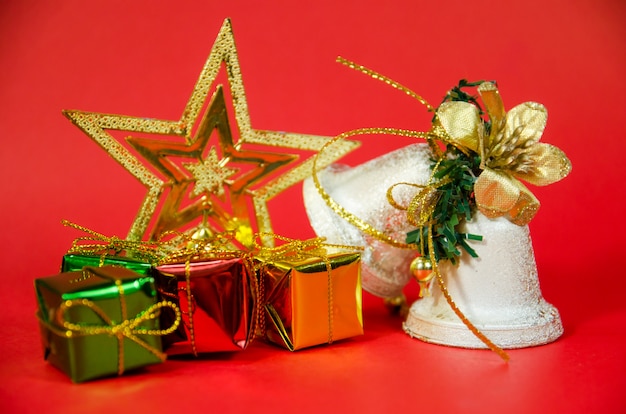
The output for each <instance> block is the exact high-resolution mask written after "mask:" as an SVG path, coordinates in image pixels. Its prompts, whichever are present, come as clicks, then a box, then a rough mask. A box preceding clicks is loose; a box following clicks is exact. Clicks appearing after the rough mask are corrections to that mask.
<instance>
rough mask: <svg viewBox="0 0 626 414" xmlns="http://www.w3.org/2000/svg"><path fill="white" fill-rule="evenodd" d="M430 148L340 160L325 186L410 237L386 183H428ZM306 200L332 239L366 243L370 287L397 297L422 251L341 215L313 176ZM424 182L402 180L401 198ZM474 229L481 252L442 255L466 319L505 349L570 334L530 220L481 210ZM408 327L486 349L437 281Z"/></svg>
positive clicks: (317, 226) (420, 334)
mask: <svg viewBox="0 0 626 414" xmlns="http://www.w3.org/2000/svg"><path fill="white" fill-rule="evenodd" d="M430 156H431V153H430V151H429V149H428V146H427V145H426V144H415V145H411V146H408V147H405V148H402V149H400V150H397V151H394V152H391V153H388V154H385V155H383V156H381V157H379V158H376V159H374V160H371V161H369V162H367V163H365V164H362V165H360V166H357V167H353V168H349V167H345V166H337V165H333V166H331V167H329V168H327V169H325V170H323V171H321V172H320V173H319V177H320V182H321V184H322V186H323V187H324V189H325V191H326V192H327V193H328V194H329V195H330V196H331V197H332V198H333V199H334V200H335V201H336V202H337V203H338V204H339V205H341V206H342V207H343V208H344V209H345V210H347V211H348V212H350V213H352V214H354V215H355V216H357V217H359V218H360V219H361V220H362V221H364V222H366V223H369V224H370V225H371V226H372V227H374V228H376V229H378V230H380V231H382V232H384V233H386V234H389V235H390V236H392V237H393V238H395V239H396V240H399V241H404V238H405V236H406V233H407V232H408V231H411V230H414V227H413V226H412V225H411V224H409V223H408V222H407V220H406V212H405V211H401V210H397V209H395V208H394V207H392V206H391V205H390V204H389V203H388V201H387V196H386V193H387V189H388V188H389V187H390V186H392V185H394V184H396V183H400V182H405V183H413V184H422V185H423V184H426V182H427V181H428V178H429V176H430V173H431V171H430V168H429V165H430ZM303 191H304V203H305V207H306V210H307V214H308V216H309V220H310V222H311V225H312V226H313V229H314V230H315V232H316V233H317V235H318V236H323V237H326V238H327V239H328V242H329V243H337V244H344V245H359V246H365V251H364V253H363V259H362V266H363V269H362V276H363V288H364V289H365V290H367V291H368V292H370V293H372V294H374V295H377V296H381V297H396V296H399V295H400V294H401V293H402V289H403V288H404V286H406V284H407V283H408V282H409V280H410V279H411V278H412V275H411V272H410V271H409V268H410V265H411V261H412V260H413V259H414V258H415V256H416V252H415V251H411V250H404V249H399V248H395V247H392V246H390V245H388V244H385V243H383V242H381V241H378V240H377V239H375V238H373V237H371V236H369V235H367V234H365V233H363V232H362V231H360V230H359V229H357V228H356V227H354V226H353V225H352V224H350V223H349V222H348V221H346V220H345V219H344V218H342V217H340V216H339V215H338V214H337V213H335V212H334V211H333V210H332V209H331V208H330V207H328V206H327V205H326V203H325V202H324V200H322V198H321V197H320V196H319V194H318V192H317V189H316V188H315V185H314V183H313V181H312V179H308V180H306V181H305V183H304V188H303ZM417 191H418V189H416V188H414V187H410V186H400V187H397V188H396V190H395V191H394V198H395V199H396V201H398V202H399V203H400V204H403V205H407V204H408V202H409V201H410V200H411V198H412V197H413V196H414V195H415V193H416V192H417ZM465 226H466V231H467V232H468V233H473V234H479V235H482V236H483V241H481V242H471V246H472V248H474V249H475V250H476V252H477V253H478V255H479V257H478V258H472V257H470V256H469V255H468V254H463V256H462V259H461V263H460V264H459V266H453V265H451V264H450V263H449V262H446V261H442V262H440V267H439V268H440V271H441V275H442V277H443V279H444V282H445V283H446V286H447V289H448V291H449V293H450V295H451V297H452V299H453V300H454V302H455V303H456V305H457V306H458V308H459V309H460V310H461V311H462V312H463V314H464V315H465V316H466V318H467V319H468V320H469V321H470V322H472V323H473V324H474V325H475V326H476V327H477V328H478V329H479V330H480V331H481V332H482V333H483V334H485V335H486V336H487V337H488V338H489V339H490V340H491V341H492V342H494V343H495V344H496V345H498V346H499V347H501V348H522V347H527V346H534V345H541V344H545V343H548V342H551V341H554V340H555V339H557V338H558V337H559V336H560V335H561V334H562V333H563V327H562V324H561V319H560V317H559V313H558V311H557V310H556V309H555V308H554V307H553V306H552V305H550V304H549V303H547V302H546V301H545V300H544V299H543V296H542V295H541V289H540V287H539V279H538V276H537V266H536V263H535V256H534V253H533V248H532V242H531V239H530V233H529V229H528V226H523V227H520V226H517V225H515V224H512V223H511V222H509V221H508V220H506V219H505V218H499V219H495V220H490V219H488V218H486V217H485V216H483V215H482V214H480V213H476V214H474V218H473V219H472V222H470V223H466V224H465ZM404 330H405V331H406V332H407V333H408V334H409V335H411V336H412V337H415V338H419V339H421V340H424V341H427V342H432V343H437V344H444V345H450V346H458V347H467V348H486V347H487V346H486V345H485V344H484V343H483V342H481V341H480V340H479V339H478V338H476V337H475V336H474V334H473V333H472V332H471V331H470V330H469V329H468V328H467V327H466V326H465V324H464V323H463V322H462V321H461V320H460V319H459V318H458V317H457V316H456V314H455V313H454V311H453V310H452V309H451V307H450V305H449V304H448V302H447V301H446V299H445V297H444V296H443V294H442V293H441V290H440V289H439V286H438V285H437V283H436V281H433V283H432V287H431V296H429V297H425V298H422V299H419V300H417V301H416V302H415V303H414V304H413V305H412V306H411V309H410V312H409V315H408V317H407V320H406V322H405V323H404Z"/></svg>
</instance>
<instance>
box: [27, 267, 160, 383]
mask: <svg viewBox="0 0 626 414" xmlns="http://www.w3.org/2000/svg"><path fill="white" fill-rule="evenodd" d="M35 290H36V293H37V301H38V304H39V311H38V313H37V317H38V319H39V326H40V331H41V339H42V345H43V349H44V359H46V360H48V362H50V363H51V364H52V365H54V366H56V367H57V368H59V369H61V370H62V371H63V372H65V373H66V374H67V375H68V376H69V377H70V378H71V379H72V381H74V382H82V381H86V380H90V379H94V378H99V377H104V376H110V375H117V374H119V373H121V372H120V363H121V364H123V365H122V367H123V371H128V370H131V369H134V368H139V367H142V366H146V365H150V364H156V363H160V362H163V356H162V354H161V350H162V348H161V338H160V337H158V336H155V335H143V334H136V335H135V337H136V338H137V339H138V340H140V341H141V342H142V343H143V344H144V345H145V346H142V345H140V344H138V343H137V342H135V341H132V340H130V339H128V338H127V337H124V338H123V339H120V338H118V337H117V336H116V335H112V334H110V333H109V334H108V333H100V334H89V333H88V330H89V329H91V328H96V329H97V328H99V327H105V328H106V327H110V326H112V325H116V324H121V323H123V322H124V321H125V320H129V319H131V318H136V317H138V316H139V315H141V314H143V313H144V312H145V311H146V310H148V309H149V308H150V307H151V306H152V305H154V304H155V302H156V289H155V285H154V279H153V278H152V277H149V276H142V275H140V274H138V273H136V272H134V271H131V270H128V269H125V268H121V267H114V266H104V267H86V268H85V269H83V270H81V271H76V272H65V273H60V274H58V275H55V276H50V277H45V278H39V279H36V280H35ZM84 300H87V301H89V302H88V304H89V306H88V305H85V304H79V305H76V306H71V307H68V308H66V309H65V310H63V306H62V305H64V304H65V303H67V302H68V301H71V302H74V303H79V302H81V301H84ZM92 306H93V307H97V308H98V309H99V310H101V311H102V312H103V313H104V314H105V315H106V316H107V317H108V318H109V319H110V323H107V321H105V320H103V319H102V317H101V316H99V315H98V313H97V312H96V311H95V310H94V309H93V307H92ZM124 313H125V315H124ZM62 321H66V322H69V323H72V324H76V325H79V326H80V327H81V328H85V330H84V331H72V330H70V329H68V328H67V327H64V326H63V324H62ZM139 327H140V328H145V329H149V330H158V329H159V321H158V318H146V320H144V321H142V323H141V324H140V326H139Z"/></svg>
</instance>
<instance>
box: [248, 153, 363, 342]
mask: <svg viewBox="0 0 626 414" xmlns="http://www.w3.org/2000/svg"><path fill="white" fill-rule="evenodd" d="M320 153H321V151H320ZM259 238H260V239H267V238H270V239H272V240H274V239H278V240H281V241H283V242H285V244H282V245H280V246H275V247H267V246H263V245H262V244H260V243H258V242H257V239H259ZM325 241H326V238H325V237H315V238H311V239H308V240H297V239H291V238H289V237H284V236H280V235H278V234H273V233H264V232H261V233H258V234H257V235H256V236H255V238H254V249H255V253H256V256H257V257H259V258H260V259H262V260H263V262H262V263H261V264H259V265H258V266H257V268H258V269H260V268H262V267H263V266H265V264H267V263H276V262H281V261H290V260H302V259H308V258H320V259H322V260H323V261H324V264H325V265H326V274H327V281H328V283H327V286H328V288H327V295H328V296H327V301H328V308H327V309H328V341H327V343H329V344H332V343H333V308H334V303H333V300H334V298H333V279H332V263H331V262H330V259H329V258H328V254H327V250H326V248H334V249H343V250H352V251H354V250H363V248H362V247H361V246H346V245H342V244H330V243H325ZM258 283H259V288H260V292H261V294H262V295H263V296H260V298H261V299H262V302H263V303H262V304H261V303H260V302H261V300H260V301H259V304H260V306H259V309H258V314H259V317H260V319H261V320H260V324H259V326H260V335H265V313H264V312H263V311H262V308H263V307H264V306H265V288H264V283H263V277H259V281H258Z"/></svg>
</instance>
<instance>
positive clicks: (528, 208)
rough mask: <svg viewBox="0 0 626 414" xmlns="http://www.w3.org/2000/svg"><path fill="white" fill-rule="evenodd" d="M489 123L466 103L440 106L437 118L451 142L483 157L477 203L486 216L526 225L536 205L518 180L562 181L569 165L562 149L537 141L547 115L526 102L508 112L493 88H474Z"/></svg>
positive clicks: (486, 84)
mask: <svg viewBox="0 0 626 414" xmlns="http://www.w3.org/2000/svg"><path fill="white" fill-rule="evenodd" d="M478 93H479V94H480V96H481V98H482V101H483V103H484V104H485V108H486V109H487V113H488V115H489V119H490V121H491V128H490V131H487V130H486V129H487V128H485V123H484V121H483V120H482V118H481V117H480V113H479V110H478V108H477V107H476V106H475V105H473V104H471V103H468V102H461V101H452V102H444V103H442V104H441V106H439V108H438V109H437V120H438V122H439V123H440V124H441V126H442V127H443V129H444V130H445V132H446V134H447V135H448V137H449V139H450V141H451V142H452V143H454V144H455V145H457V146H458V147H461V148H466V149H468V150H471V151H473V152H475V153H477V154H479V155H480V157H481V165H480V168H481V169H482V170H483V171H482V173H481V174H480V175H479V176H478V179H477V180H476V183H475V184H474V192H475V196H476V205H477V206H478V209H479V210H480V212H481V213H483V214H484V215H485V216H487V217H489V218H495V217H500V216H506V217H507V218H508V219H509V220H510V221H511V222H512V223H515V224H517V225H520V226H523V225H526V224H528V223H529V222H530V221H531V220H532V218H533V217H534V216H535V214H536V213H537V210H538V209H539V201H538V200H537V198H536V197H535V196H534V195H533V194H532V193H531V192H530V190H529V189H528V188H526V187H525V186H524V185H523V184H522V183H521V182H520V181H519V180H523V181H526V182H529V183H531V184H534V185H538V186H545V185H548V184H552V183H555V182H557V181H559V180H561V179H563V178H565V177H566V176H567V175H568V174H569V172H570V171H571V169H572V165H571V163H570V161H569V159H568V158H567V156H566V155H565V153H563V151H561V150H560V149H559V148H557V147H555V146H553V145H550V144H545V143H540V142H539V140H540V139H541V135H542V134H543V130H544V128H545V126H546V121H547V118H548V111H547V110H546V108H545V107H544V106H543V105H541V104H538V103H535V102H526V103H523V104H521V105H518V106H516V107H514V108H513V109H511V110H510V111H508V112H506V111H505V110H504V104H503V102H502V98H501V97H500V93H499V91H498V88H497V87H496V85H495V84H493V83H491V82H483V83H482V84H481V85H480V86H479V87H478Z"/></svg>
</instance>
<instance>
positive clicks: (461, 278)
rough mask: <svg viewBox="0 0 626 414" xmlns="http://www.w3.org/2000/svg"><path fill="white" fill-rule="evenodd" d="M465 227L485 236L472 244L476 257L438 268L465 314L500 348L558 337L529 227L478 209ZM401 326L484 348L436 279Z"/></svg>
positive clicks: (430, 338)
mask: <svg viewBox="0 0 626 414" xmlns="http://www.w3.org/2000/svg"><path fill="white" fill-rule="evenodd" d="M465 227H466V229H465V230H466V231H467V232H468V233H473V234H480V235H482V236H483V241H482V242H475V243H472V248H474V249H475V250H476V252H477V253H478V255H479V257H478V258H472V257H470V256H469V255H468V254H464V255H463V257H462V260H461V263H460V264H459V265H458V266H453V265H451V264H450V263H449V262H441V263H440V267H439V268H440V271H441V275H442V277H443V279H444V282H445V285H446V287H447V289H448V292H449V293H450V295H451V297H452V299H453V300H454V302H455V303H456V305H457V306H458V308H459V309H460V310H461V311H462V312H463V314H464V315H465V317H466V318H467V319H469V321H470V322H472V323H473V324H474V325H475V326H476V327H477V328H478V329H479V330H480V331H481V332H482V333H483V334H485V335H486V336H487V337H488V338H489V339H490V340H491V341H492V342H493V343H495V344H496V345H498V346H499V347H500V348H523V347H528V346H534V345H542V344H546V343H548V342H552V341H554V340H555V339H557V338H558V337H559V336H561V334H562V333H563V326H562V324H561V318H560V317H559V312H558V311H557V310H556V308H555V307H554V306H552V305H551V304H549V303H547V302H546V301H545V300H544V299H543V296H542V295H541V289H540V287H539V279H538V277H537V265H536V263H535V255H534V253H533V247H532V242H531V239H530V232H529V229H528V226H523V227H520V226H517V225H515V224H513V223H511V222H509V221H508V220H507V219H505V218H498V219H495V220H490V219H488V218H487V217H485V216H483V215H482V214H480V213H476V214H475V215H474V218H473V220H472V221H471V222H470V223H467V224H466V225H465ZM404 330H405V331H406V333H408V334H409V335H411V336H413V337H415V338H418V339H421V340H423V341H426V342H432V343H436V344H444V345H451V346H459V347H465V348H486V347H487V346H486V345H485V344H484V343H483V342H481V341H480V340H479V339H478V338H476V337H475V336H474V334H472V332H470V331H469V329H468V328H467V327H466V326H465V324H464V323H463V322H462V321H461V320H460V319H459V318H458V317H457V316H456V314H455V313H454V312H453V310H452V309H451V307H450V305H449V304H448V302H447V301H446V298H445V297H444V296H443V294H442V293H441V290H440V289H439V286H438V285H437V283H436V282H434V283H433V285H432V289H431V296H430V297H425V298H423V299H420V300H418V301H416V302H415V303H414V304H413V305H412V306H411V309H410V311H409V315H408V317H407V320H406V322H405V323H404Z"/></svg>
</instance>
